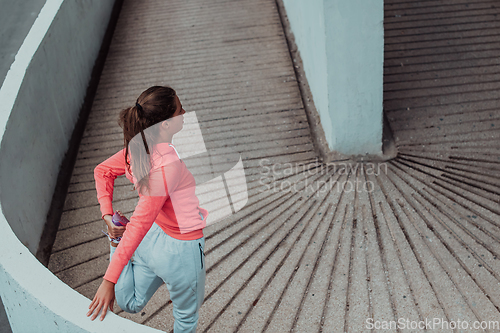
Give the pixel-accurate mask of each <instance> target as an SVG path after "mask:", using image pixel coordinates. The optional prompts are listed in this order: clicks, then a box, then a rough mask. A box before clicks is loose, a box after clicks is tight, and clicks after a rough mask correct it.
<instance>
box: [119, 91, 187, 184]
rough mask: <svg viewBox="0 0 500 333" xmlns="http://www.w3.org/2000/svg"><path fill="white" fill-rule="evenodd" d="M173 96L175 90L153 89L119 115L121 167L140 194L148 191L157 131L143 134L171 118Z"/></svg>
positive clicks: (156, 129)
mask: <svg viewBox="0 0 500 333" xmlns="http://www.w3.org/2000/svg"><path fill="white" fill-rule="evenodd" d="M175 95H176V93H175V90H174V89H172V88H170V87H162V86H153V87H150V88H148V89H146V90H145V91H144V92H143V93H142V94H141V95H140V96H139V98H137V100H136V103H135V105H134V106H132V107H129V108H126V109H123V110H122V111H121V112H120V118H119V120H118V123H119V125H120V127H121V128H122V129H123V141H124V146H125V161H126V162H125V163H126V165H127V169H128V171H129V172H130V173H131V174H132V175H133V176H134V177H135V178H136V179H137V183H136V184H135V187H136V189H138V191H139V192H140V193H141V192H142V190H143V189H144V187H146V188H149V186H148V183H149V172H150V170H151V160H150V153H151V151H150V149H151V148H153V147H154V145H155V144H156V143H157V142H156V140H157V138H158V133H157V132H158V128H159V127H158V126H157V127H152V128H151V129H150V130H148V131H146V132H144V130H145V129H147V128H148V127H151V126H153V125H155V124H157V123H159V122H161V121H163V120H166V119H169V118H172V116H173V115H174V113H175V111H176V109H177V103H176V102H175ZM138 135H139V136H138ZM141 137H142V138H141ZM129 153H130V155H129ZM131 161H132V163H131ZM131 167H132V171H131V170H130V168H131Z"/></svg>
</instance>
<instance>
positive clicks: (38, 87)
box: [0, 0, 156, 333]
mask: <svg viewBox="0 0 500 333" xmlns="http://www.w3.org/2000/svg"><path fill="white" fill-rule="evenodd" d="M113 4H114V0H47V2H46V3H45V5H44V7H43V8H42V10H41V11H40V14H39V16H38V17H37V19H36V20H35V22H34V24H33V26H32V28H31V30H30V31H29V33H28V35H27V36H26V38H25V40H24V41H23V43H22V45H21V47H20V49H19V51H18V52H17V54H16V57H15V61H14V62H13V63H12V66H11V67H10V70H9V71H8V72H7V75H6V76H5V80H4V83H3V85H2V87H1V88H0V139H1V147H0V200H1V207H2V212H1V213H0V235H2V241H1V242H0V297H1V299H2V302H3V305H4V306H5V309H6V311H7V315H8V317H9V321H10V325H11V328H12V331H13V332H14V333H24V332H111V331H113V332H131V331H132V332H153V331H156V330H153V329H151V328H149V327H146V326H142V325H138V324H136V323H133V322H130V321H128V320H125V319H123V318H121V317H119V316H116V315H115V314H108V316H107V317H106V320H105V321H104V322H100V321H90V320H89V319H88V318H87V317H86V316H85V313H86V312H87V311H88V305H89V303H90V301H89V300H88V299H87V298H85V297H83V296H82V295H80V294H78V293H77V292H76V291H74V290H73V289H71V288H70V287H69V286H67V285H65V284H64V283H62V282H61V281H60V280H59V279H58V278H56V277H55V276H54V275H53V274H52V273H51V272H50V271H49V270H48V269H47V268H45V267H44V266H43V265H42V264H41V263H40V262H39V261H38V260H37V259H36V258H35V257H34V255H33V253H35V252H36V250H37V246H38V242H39V239H40V235H41V233H42V230H43V227H44V224H45V219H46V216H47V212H48V209H49V206H50V203H51V199H52V194H53V191H54V187H55V184H56V180H57V175H58V172H59V166H60V164H61V161H62V159H63V156H64V154H65V152H66V150H67V148H68V142H69V140H70V136H71V134H72V131H73V128H74V125H75V123H76V120H77V119H78V114H79V111H80V108H81V105H82V102H83V100H84V96H85V93H86V90H87V85H88V82H89V79H90V75H91V72H92V68H93V66H94V62H95V59H96V57H97V55H98V51H99V49H100V46H101V42H102V38H103V36H104V34H105V31H106V28H107V25H108V22H109V19H110V15H111V11H112V8H113ZM21 242H22V243H21ZM23 244H24V245H23Z"/></svg>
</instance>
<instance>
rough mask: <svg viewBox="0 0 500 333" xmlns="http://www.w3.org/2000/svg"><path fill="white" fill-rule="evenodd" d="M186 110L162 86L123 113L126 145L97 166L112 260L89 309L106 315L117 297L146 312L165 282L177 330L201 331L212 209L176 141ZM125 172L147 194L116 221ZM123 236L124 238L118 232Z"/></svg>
mask: <svg viewBox="0 0 500 333" xmlns="http://www.w3.org/2000/svg"><path fill="white" fill-rule="evenodd" d="M184 113H185V111H184V109H183V108H182V105H181V103H180V100H179V98H178V97H177V95H176V93H175V91H174V90H173V89H172V88H169V87H160V86H154V87H151V88H149V89H147V90H146V91H144V92H143V93H142V94H141V95H140V96H139V98H138V99H137V101H136V104H135V106H133V107H131V108H127V109H125V110H123V111H122V112H121V113H120V119H119V122H120V126H121V127H122V128H123V135H124V146H125V147H124V148H123V149H122V150H121V151H119V152H118V153H116V154H114V155H113V156H111V157H110V158H108V159H107V160H105V161H104V162H102V163H101V164H99V165H98V166H97V167H96V168H95V170H94V177H95V181H96V190H97V199H98V201H99V204H100V207H101V213H102V218H103V219H104V220H105V221H106V224H107V226H108V234H109V237H110V240H111V245H110V249H111V251H110V252H111V254H110V264H109V266H108V269H107V271H106V274H105V275H104V280H103V281H102V283H101V285H100V287H99V289H98V290H97V292H96V295H95V296H94V299H93V300H92V303H91V304H90V306H89V309H90V310H89V312H88V313H87V316H92V317H91V319H92V320H94V319H95V318H96V317H97V316H98V315H99V312H101V310H102V313H101V317H100V319H101V320H103V319H104V317H105V316H106V313H107V309H108V307H109V308H110V309H111V311H113V301H114V299H115V295H116V301H117V303H118V305H119V306H120V308H121V309H123V310H124V311H126V312H131V313H136V312H139V311H140V310H141V309H142V308H143V307H144V306H145V305H146V303H147V302H148V301H149V299H150V298H151V297H152V295H153V294H154V293H155V291H156V290H157V289H158V288H159V287H160V285H161V284H162V283H163V282H165V284H166V285H167V288H168V291H169V293H170V299H171V300H172V304H173V314H174V319H175V322H174V332H175V333H177V332H195V331H196V326H197V324H198V310H199V308H200V306H201V304H202V302H203V298H204V294H205V265H204V252H203V248H204V247H205V239H204V236H203V231H202V229H203V228H204V227H205V225H206V218H207V216H208V211H207V210H206V209H203V208H201V207H199V201H198V198H197V197H196V195H195V185H196V184H195V180H194V177H193V175H192V174H191V172H189V170H188V169H187V168H186V165H185V164H184V162H183V161H182V160H181V159H180V157H179V155H178V153H177V150H176V149H175V147H174V146H173V145H172V143H171V142H172V136H173V135H174V134H175V133H177V132H179V131H180V130H181V129H182V126H183V118H184V117H183V116H182V115H183V114H184ZM123 174H125V175H126V177H127V178H128V179H129V180H130V181H131V182H133V184H134V185H135V189H136V190H137V191H138V194H139V202H138V204H137V206H136V207H135V210H134V213H133V215H132V217H131V218H130V222H129V223H128V224H126V226H122V227H118V226H116V225H115V224H114V223H113V222H112V215H113V208H112V204H111V203H112V200H113V187H114V180H115V179H116V177H117V176H120V175H123ZM120 237H121V240H119V241H118V239H119V238H120Z"/></svg>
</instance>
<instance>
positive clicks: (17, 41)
mask: <svg viewBox="0 0 500 333" xmlns="http://www.w3.org/2000/svg"><path fill="white" fill-rule="evenodd" d="M45 1H46V0H26V1H16V0H2V2H1V3H0V6H1V8H2V10H1V11H0V45H2V48H1V49H0V82H1V83H3V80H4V79H5V75H6V74H7V71H8V70H9V68H10V65H12V63H13V62H14V58H15V56H16V53H17V51H18V50H19V47H21V44H22V43H23V40H24V38H26V35H27V34H28V32H29V31H30V28H31V26H32V25H33V22H35V19H36V17H37V16H38V13H39V12H40V9H42V7H43V5H44V4H45ZM1 83H0V85H1Z"/></svg>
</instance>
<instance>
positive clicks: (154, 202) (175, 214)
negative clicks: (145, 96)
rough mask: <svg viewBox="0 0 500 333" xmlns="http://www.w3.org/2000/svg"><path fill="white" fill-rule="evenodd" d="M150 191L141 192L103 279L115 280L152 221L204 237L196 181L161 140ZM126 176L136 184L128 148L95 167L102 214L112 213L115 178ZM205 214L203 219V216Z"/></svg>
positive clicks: (176, 233) (177, 233) (188, 236)
mask: <svg viewBox="0 0 500 333" xmlns="http://www.w3.org/2000/svg"><path fill="white" fill-rule="evenodd" d="M151 163H152V168H151V172H150V174H149V190H148V191H146V192H145V193H144V194H143V193H139V203H138V204H137V206H136V208H135V210H134V213H133V215H132V217H131V218H130V222H129V223H128V224H127V227H126V230H125V232H124V234H123V237H122V239H121V241H120V244H119V245H118V247H117V248H116V251H115V253H114V254H113V257H112V260H111V262H110V264H109V266H108V269H107V271H106V274H105V275H104V279H106V280H108V281H110V282H113V283H116V282H117V281H118V278H119V277H120V274H121V272H122V270H123V268H124V267H125V265H126V264H127V262H128V261H129V260H130V258H131V257H132V255H133V254H134V252H135V250H136V249H137V247H138V246H139V244H140V242H141V241H142V239H143V238H144V236H145V235H146V233H147V232H148V231H149V229H150V228H151V226H152V225H153V223H155V222H156V224H158V226H159V227H160V228H161V229H162V230H163V231H165V233H167V234H168V235H169V236H171V237H173V238H176V239H181V240H194V239H198V238H201V237H203V231H202V229H203V228H204V227H205V226H206V218H207V216H208V211H207V210H206V209H203V208H201V207H200V206H199V201H198V198H197V197H196V195H195V185H196V184H195V180H194V177H193V175H192V174H191V172H190V171H189V170H188V169H187V167H186V165H185V164H184V162H183V161H182V160H181V159H180V158H179V155H178V154H177V151H176V150H175V148H174V146H173V145H172V144H170V143H160V144H157V145H156V146H155V149H153V152H152V155H151ZM123 174H125V176H126V177H127V178H128V179H129V180H130V181H131V182H132V183H135V182H136V179H135V178H134V177H133V176H132V175H131V174H130V173H129V172H128V168H127V166H126V164H125V149H122V150H120V151H119V152H117V153H116V154H114V155H113V156H111V157H110V158H108V159H107V160H105V161H104V162H102V163H101V164H99V165H98V166H97V167H96V168H95V169H94V178H95V182H96V190H97V200H98V201H99V204H100V206H101V213H102V216H104V215H108V214H109V215H113V212H114V211H113V206H112V201H113V188H114V181H115V179H116V177H118V176H121V175H123ZM200 214H201V215H203V219H202V217H201V215H200Z"/></svg>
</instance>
